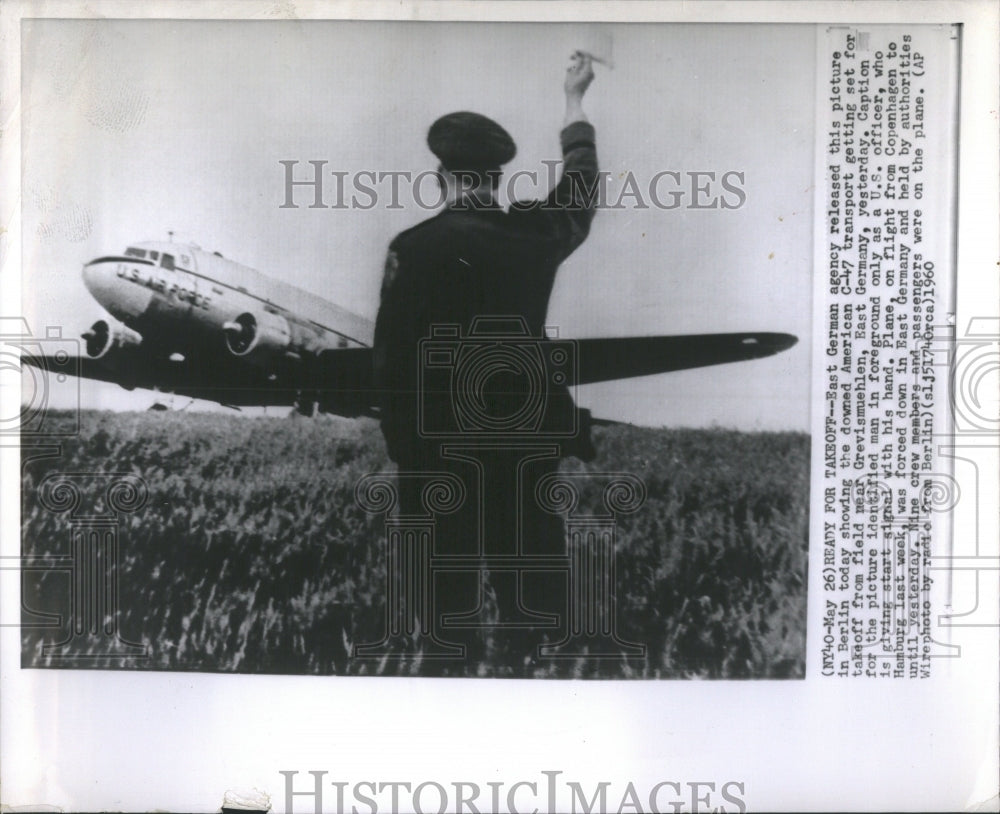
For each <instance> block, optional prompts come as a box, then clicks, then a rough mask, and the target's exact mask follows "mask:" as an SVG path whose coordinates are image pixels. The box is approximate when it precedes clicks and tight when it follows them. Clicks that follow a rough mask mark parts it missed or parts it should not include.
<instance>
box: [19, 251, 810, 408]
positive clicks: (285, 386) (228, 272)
mask: <svg viewBox="0 0 1000 814" xmlns="http://www.w3.org/2000/svg"><path fill="white" fill-rule="evenodd" d="M83 281H84V284H85V285H86V287H87V289H88V290H89V291H90V293H91V295H92V296H93V297H94V299H95V300H97V302H98V303H100V305H102V306H103V307H104V308H105V309H106V310H107V312H108V313H109V314H110V315H111V316H112V317H113V319H111V320H109V319H104V318H102V319H98V320H97V321H96V322H94V324H93V325H92V326H91V327H90V329H89V330H88V331H86V332H85V333H84V334H83V337H82V338H83V340H84V348H85V355H82V356H81V357H80V358H79V359H77V360H71V361H72V362H74V363H75V364H72V365H70V369H71V370H73V372H75V373H76V374H77V375H79V376H82V377H84V378H90V379H98V380H101V381H107V382H114V383H117V384H119V385H121V386H122V387H123V388H125V389H126V390H132V389H135V388H137V387H138V388H145V389H149V390H154V391H160V392H166V393H173V394H177V395H181V396H185V397H191V398H198V399H206V400H209V401H214V402H218V403H219V404H222V405H225V406H229V407H234V408H240V407H245V406H288V407H294V408H295V409H296V410H297V411H298V412H300V413H302V414H304V415H313V414H315V413H316V412H317V411H319V412H324V413H334V414H338V415H342V416H349V417H354V416H362V415H367V416H376V415H377V414H378V407H377V399H376V398H375V393H374V391H373V387H372V358H371V354H372V350H371V344H372V336H373V332H374V325H373V323H372V322H371V321H370V320H368V319H365V318H364V317H361V316H358V315H357V314H353V313H351V312H350V311H347V310H345V309H343V308H340V307H338V306H337V305H334V304H333V303H331V302H329V301H327V300H325V299H323V298H322V297H319V296H317V295H315V294H311V293H309V292H307V291H304V290H302V289H300V288H296V287H295V286H293V285H289V284H287V283H284V282H281V281H279V280H276V279H274V278H272V277H269V276H267V275H265V274H263V273H261V272H259V271H256V270H254V269H252V268H250V267H248V266H244V265H242V264H240V263H236V262H234V261H232V260H229V259H227V258H225V257H223V256H222V255H220V254H219V253H218V252H209V251H204V250H202V249H201V248H200V247H198V246H197V245H195V244H183V243H174V242H141V243H135V244H133V245H131V246H128V247H127V248H126V249H125V250H124V252H122V253H121V254H117V255H109V256H105V257H98V258H95V259H94V260H91V261H90V262H89V263H87V264H86V265H85V266H84V267H83ZM797 341H798V340H797V338H796V337H794V336H791V335H790V334H783V333H728V334H698V335H683V336H652V337H627V338H611V339H604V338H600V339H579V340H574V342H573V344H574V347H575V352H576V357H577V358H576V359H575V362H576V366H575V369H573V370H571V371H570V375H569V377H568V379H569V381H567V383H568V384H570V385H582V384H591V383H594V382H602V381H610V380H615V379H625V378H630V377H634V376H647V375H652V374H657V373H665V372H668V371H674V370H684V369H687V368H695V367H704V366H707V365H717V364H722V363H726V362H737V361H744V360H749V359H758V358H761V357H765V356H771V355H772V354H775V353H778V352H780V351H783V350H785V349H787V348H790V347H791V346H792V345H794V344H795V343H796V342H797ZM23 360H24V361H25V362H27V363H28V364H31V365H34V366H35V367H39V368H42V369H48V370H55V369H56V368H58V369H59V370H60V371H65V370H66V369H67V365H66V363H65V360H59V362H58V364H56V362H55V360H54V359H52V358H49V357H47V356H45V355H33V354H25V355H24V356H23Z"/></svg>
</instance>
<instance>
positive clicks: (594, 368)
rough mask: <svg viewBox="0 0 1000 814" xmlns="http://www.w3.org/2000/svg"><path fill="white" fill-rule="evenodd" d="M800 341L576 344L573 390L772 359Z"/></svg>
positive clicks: (721, 337)
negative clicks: (699, 368)
mask: <svg viewBox="0 0 1000 814" xmlns="http://www.w3.org/2000/svg"><path fill="white" fill-rule="evenodd" d="M796 342H798V338H797V337H794V336H792V335H791V334H779V333H735V334H691V335H687V336H641V337H626V338H616V339H578V340H577V357H578V359H579V374H578V376H577V381H576V383H577V384H593V383H595V382H606V381H612V380H615V379H630V378H633V377H635V376H652V375H654V374H656V373H669V372H671V371H674V370H688V369H689V368H695V367H707V366H709V365H721V364H725V363H727V362H744V361H747V360H749V359H760V358H763V357H765V356H772V355H774V354H775V353H780V352H781V351H783V350H787V349H788V348H790V347H792V345H794V344H795V343H796Z"/></svg>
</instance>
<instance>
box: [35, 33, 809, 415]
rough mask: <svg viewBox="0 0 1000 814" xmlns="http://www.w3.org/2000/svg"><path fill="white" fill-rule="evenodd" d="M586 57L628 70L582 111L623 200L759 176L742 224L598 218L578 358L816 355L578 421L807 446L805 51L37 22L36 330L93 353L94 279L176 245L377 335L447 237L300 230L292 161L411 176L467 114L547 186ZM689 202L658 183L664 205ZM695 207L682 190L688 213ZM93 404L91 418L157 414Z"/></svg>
mask: <svg viewBox="0 0 1000 814" xmlns="http://www.w3.org/2000/svg"><path fill="white" fill-rule="evenodd" d="M577 47H585V48H589V49H593V50H595V51H598V52H600V53H601V54H602V55H604V56H605V57H608V58H611V59H613V61H614V63H615V67H614V69H613V70H607V69H605V68H604V67H602V66H597V78H596V80H595V81H594V84H593V86H592V87H591V89H590V91H589V93H588V95H587V98H586V100H585V108H586V110H587V112H588V114H589V116H590V118H591V121H592V122H593V123H594V125H595V126H596V128H597V136H598V150H599V157H600V160H601V166H602V168H603V169H606V170H608V171H610V172H612V174H613V175H612V182H611V184H610V185H609V190H610V192H611V197H612V199H615V198H617V197H618V196H619V195H620V194H621V193H622V191H623V189H624V187H623V184H624V183H625V180H624V179H626V178H627V176H628V174H629V173H631V174H632V175H633V176H634V177H635V178H636V179H637V180H638V182H639V189H640V191H641V193H642V195H643V197H644V198H647V199H648V197H649V196H648V185H649V183H650V181H651V179H653V177H654V176H655V175H656V174H657V173H660V172H663V171H668V170H669V171H675V172H679V173H681V174H682V178H684V177H685V176H684V174H685V173H689V172H694V171H700V172H715V173H716V175H717V177H718V176H721V175H722V174H723V173H726V172H741V173H744V180H743V182H742V184H740V186H741V187H742V189H743V191H744V192H745V195H746V201H745V203H744V204H743V205H742V206H741V207H739V208H737V209H732V210H727V209H709V210H692V209H689V208H687V207H686V206H682V207H680V208H676V209H670V210H668V209H663V208H658V207H656V206H650V207H649V208H644V209H643V208H637V207H636V206H635V205H634V204H635V201H634V199H633V198H628V199H626V200H625V201H624V203H625V204H626V207H625V208H622V209H617V210H605V211H602V212H600V213H599V214H598V216H597V218H596V220H595V222H594V226H593V230H592V232H591V235H590V238H589V239H588V240H587V242H586V243H585V244H584V245H583V246H582V247H581V248H580V249H579V250H578V251H577V252H576V253H575V254H574V255H573V256H572V257H571V258H570V259H569V260H568V261H567V262H566V263H565V264H564V265H563V266H562V268H561V270H560V272H559V276H558V278H557V282H556V288H555V291H554V293H553V297H552V301H551V305H550V310H549V322H550V323H551V324H553V325H557V326H559V329H560V335H561V336H564V337H584V336H624V335H643V334H677V333H708V332H727V331H782V332H787V333H792V334H796V335H797V336H799V338H800V342H799V344H798V345H797V346H796V347H795V348H793V349H792V350H791V351H787V352H785V353H784V354H781V355H779V356H777V357H774V358H772V359H768V360H761V361H754V362H747V363H742V364H734V365H726V366H721V367H716V368H708V369H705V370H700V371H688V372H682V373H671V374H666V375H663V376H658V377H649V378H645V379H637V380H631V381H625V382H617V383H609V384H604V385H595V386H591V387H588V388H584V389H583V390H582V391H581V397H580V401H581V403H582V404H583V405H585V406H589V407H591V408H592V409H593V411H594V413H595V414H597V415H601V416H604V417H608V418H618V419H625V420H631V421H636V422H638V423H643V424H650V425H668V426H677V425H684V426H707V425H712V424H717V425H721V426H727V427H738V428H742V429H755V428H758V429H786V428H790V429H802V430H805V429H807V428H808V424H809V406H808V400H809V369H810V345H811V343H810V326H811V284H812V268H811V267H812V212H813V203H812V195H813V190H812V185H813V180H812V175H813V136H814V106H813V93H814V52H815V33H814V29H813V28H812V27H809V26H781V27H779V26H742V25H727V26H724V25H718V26H698V27H696V28H695V27H691V26H683V25H673V26H671V25H643V26H638V25H618V26H606V25H604V26H582V25H555V24H523V25H515V24H503V25H490V26H486V25H480V24H469V23H464V24H462V23H459V24H427V23H362V22H350V23H326V22H220V23H213V22H180V21H112V22H108V21H101V20H93V21H84V20H44V21H30V22H26V23H25V28H24V31H23V57H24V60H23V77H24V80H23V89H24V95H23V106H22V110H23V115H24V129H23V149H24V162H23V168H24V178H23V207H24V231H23V238H24V242H23V245H24V252H23V257H24V276H23V284H22V289H23V291H24V292H25V303H24V307H25V313H26V315H27V316H28V318H29V321H30V324H31V326H32V328H33V329H34V330H35V331H36V332H38V331H39V330H40V329H39V327H38V326H46V325H61V326H63V328H64V330H65V331H66V332H67V333H69V334H72V335H78V334H79V333H80V332H81V331H82V330H84V329H85V328H86V327H87V326H88V325H89V324H90V323H91V322H93V320H94V319H96V318H98V317H99V316H102V315H103V314H102V311H101V309H100V307H99V306H98V305H97V303H96V302H94V301H93V300H92V298H91V297H90V295H89V294H88V293H87V291H86V289H85V288H84V286H83V283H82V280H81V278H80V269H81V267H82V265H83V263H84V262H86V261H87V260H89V259H91V258H93V257H96V256H98V255H101V254H107V253H112V252H118V251H120V250H121V249H123V248H124V247H125V246H126V245H127V244H130V243H134V242H136V241H141V240H148V239H165V238H166V234H167V230H168V229H169V230H173V231H174V232H175V234H176V238H175V239H178V240H190V241H196V242H198V243H199V244H201V245H202V246H203V247H204V248H206V249H209V250H218V251H221V252H222V253H223V254H224V255H226V256H227V257H230V258H232V259H234V260H237V261H239V262H242V263H245V264H247V265H250V266H253V267H255V268H258V269H260V270H261V271H263V272H265V273H267V274H270V275H272V276H274V277H277V278H280V279H283V280H287V281H288V282H292V283H294V284H296V285H299V286H301V287H303V288H305V289H308V290H310V291H313V292H315V293H317V294H320V295H322V296H324V297H327V298H328V299H330V300H332V301H333V302H336V303H338V304H339V305H342V306H344V307H347V308H349V309H351V310H354V311H356V312H358V313H360V314H362V315H364V316H367V317H370V318H374V316H375V312H376V310H377V307H378V290H379V283H380V279H381V273H382V264H383V259H384V254H385V249H386V246H387V245H388V243H389V241H390V240H391V238H392V236H393V235H395V234H396V233H397V232H399V231H401V230H402V229H405V228H407V227H409V226H411V225H413V224H414V223H416V222H418V221H420V220H422V219H424V218H425V217H427V216H428V215H429V214H430V213H428V212H427V211H421V210H420V209H419V208H418V207H416V206H414V205H412V198H410V197H408V196H407V195H406V194H405V192H404V194H402V195H401V196H400V200H401V202H402V203H403V204H405V205H404V206H402V207H401V208H399V209H389V208H387V207H386V206H385V205H384V204H385V203H388V201H387V200H386V199H385V198H384V197H383V199H382V200H381V201H380V202H379V205H377V206H376V207H375V208H373V209H369V210H361V209H352V208H348V209H310V208H307V206H306V204H308V203H310V202H311V199H310V196H309V195H307V194H306V193H305V192H298V193H297V197H296V200H297V201H298V202H299V203H301V204H302V206H301V208H298V209H282V208H280V204H281V203H282V202H283V200H284V168H283V167H282V166H281V165H280V164H279V161H281V160H297V161H299V162H302V163H301V164H300V166H299V172H300V173H302V174H303V175H304V174H305V173H306V170H307V167H308V165H307V164H306V163H305V162H308V161H310V160H325V161H327V162H328V164H327V167H326V168H327V169H328V170H337V171H341V172H346V173H349V174H354V173H358V172H361V171H365V170H371V171H376V172H379V171H381V172H387V171H409V172H411V173H413V174H414V175H416V174H417V173H419V172H421V171H423V170H427V169H431V168H433V167H434V165H435V164H436V160H435V159H434V158H433V156H432V155H431V154H430V153H429V151H428V150H427V147H426V143H425V135H426V131H427V128H428V126H429V125H430V123H431V122H432V121H433V120H434V119H435V118H437V117H438V116H440V115H442V114H444V113H447V112H450V111H453V110H463V109H466V110H476V111H479V112H481V113H484V114H486V115H489V116H492V117H494V118H496V119H497V120H498V121H500V122H501V123H503V124H504V126H505V127H506V128H507V129H508V130H509V131H510V133H511V134H512V135H513V137H514V139H515V141H516V142H517V144H518V155H517V157H516V158H515V160H514V161H513V162H512V163H511V164H509V165H508V166H507V168H506V169H507V172H508V173H514V172H517V171H518V170H527V171H534V172H537V173H539V174H544V172H545V166H544V165H543V163H542V162H543V161H546V160H552V159H557V158H558V157H559V150H558V132H559V128H560V126H561V122H562V112H563V111H562V105H563V99H562V78H563V72H564V70H565V67H566V64H567V60H568V57H569V55H570V54H571V53H572V51H573V50H574V49H575V48H577ZM349 177H350V176H349ZM331 181H332V179H331ZM734 183H737V184H738V182H735V181H734ZM529 187H530V184H519V186H518V194H519V195H521V196H523V195H524V193H525V192H526V191H527V190H528V188H529ZM671 188H673V185H672V179H670V178H669V177H667V178H666V179H664V180H662V181H661V186H660V187H659V190H661V200H663V199H666V200H669V199H670V195H669V190H670V189H671ZM328 189H329V190H330V191H329V193H328V195H327V198H328V203H334V202H335V195H334V189H333V188H332V187H331V188H328ZM387 189H388V188H387V186H384V185H383V186H382V187H380V190H387ZM424 189H425V190H426V191H427V192H428V193H429V192H430V191H431V189H432V188H431V187H430V186H429V185H426V186H425V187H424ZM538 191H539V193H544V191H545V190H544V189H543V188H542V187H541V186H540V187H539V188H538ZM720 193H724V190H723V189H722V188H721V187H719V186H718V184H715V185H713V186H712V192H711V193H710V194H711V195H713V196H714V195H718V194H720ZM428 197H429V198H433V196H432V195H428ZM348 199H349V196H348ZM726 200H727V201H729V202H734V201H735V200H736V197H735V195H734V194H732V193H726ZM691 201H692V195H691V190H690V187H688V188H687V190H686V192H685V198H684V200H683V202H682V203H683V204H688V203H691ZM647 203H652V202H651V201H648V200H647ZM81 387H82V390H83V394H84V406H92V407H111V406H116V407H117V406H128V407H130V408H133V409H144V408H145V407H147V406H149V404H151V403H152V401H153V400H154V397H153V396H152V394H150V393H148V392H142V391H137V392H135V393H133V394H127V393H125V392H124V391H122V390H120V389H119V388H117V387H116V386H109V385H98V384H93V383H89V384H88V383H85V384H83V385H82V386H81ZM186 403H187V400H186V399H178V400H176V402H175V406H177V407H181V406H184V404H186Z"/></svg>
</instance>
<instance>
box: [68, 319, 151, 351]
mask: <svg viewBox="0 0 1000 814" xmlns="http://www.w3.org/2000/svg"><path fill="white" fill-rule="evenodd" d="M83 339H84V342H85V349H86V351H87V356H89V357H90V358H91V359H104V358H105V357H107V356H108V355H109V354H112V353H114V352H117V351H122V350H125V349H126V348H137V347H139V345H141V344H142V335H141V334H138V333H136V332H135V331H133V330H132V329H131V328H129V327H127V326H125V325H122V324H121V323H120V322H109V321H108V320H106V319H99V320H97V322H95V323H94V324H93V325H91V326H90V330H88V331H86V332H84V334H83Z"/></svg>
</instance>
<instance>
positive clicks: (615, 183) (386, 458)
mask: <svg viewBox="0 0 1000 814" xmlns="http://www.w3.org/2000/svg"><path fill="white" fill-rule="evenodd" d="M814 48H815V35H814V32H813V30H812V29H811V28H809V27H807V26H731V27H721V26H720V27H718V28H714V29H711V30H710V31H708V32H703V34H702V35H700V36H699V37H698V38H697V39H692V38H691V37H690V36H689V31H688V30H687V29H686V28H685V27H684V26H650V27H642V28H637V27H629V26H614V25H595V26H565V25H558V24H535V25H532V24H521V25H519V24H496V25H490V26H486V25H472V24H464V23H454V24H445V23H442V24H414V23H362V22H343V23H316V24H311V25H309V26H307V27H304V26H302V25H300V24H296V23H292V22H270V23H259V22H245V23H233V22H172V21H75V20H73V21H71V20H65V21H64V20H51V21H49V20H47V21H33V22H29V23H27V24H26V27H25V30H24V39H23V43H22V49H23V52H24V54H25V65H26V67H27V68H28V70H26V72H25V77H24V82H25V106H26V115H25V120H24V141H23V152H24V156H25V166H24V176H23V184H24V195H25V206H24V226H23V233H24V235H25V255H24V268H25V277H24V280H25V288H24V301H25V309H26V313H27V314H29V315H30V321H31V323H32V324H38V325H42V324H44V325H46V326H49V325H54V326H57V327H59V328H61V329H62V332H61V340H62V342H64V343H66V342H69V343H73V344H74V345H75V344H78V345H79V348H80V351H79V352H78V353H74V352H73V351H72V350H71V351H69V355H70V358H71V360H72V361H71V362H70V364H73V365H75V366H76V370H75V371H74V376H73V378H71V379H67V381H66V382H65V383H64V385H63V386H64V388H65V390H66V391H67V392H68V393H69V394H70V395H69V398H70V399H72V398H75V397H76V396H77V394H79V401H78V403H76V404H74V403H69V402H67V403H65V404H62V405H60V404H59V403H58V401H57V398H58V397H59V396H62V395H63V394H61V393H55V392H53V393H52V399H51V402H49V404H47V405H46V408H47V410H48V414H47V415H46V416H45V417H44V420H45V422H47V423H46V426H45V427H44V429H49V428H52V429H54V430H56V431H60V432H61V431H64V430H65V431H68V432H70V433H71V434H69V435H68V436H67V437H66V439H65V440H64V441H62V442H61V448H60V453H59V455H52V456H48V455H45V456H44V457H43V456H41V455H39V457H37V458H32V457H29V456H31V455H32V453H31V452H29V451H28V447H27V446H26V447H25V463H24V469H23V477H24V482H23V496H24V497H23V515H22V524H23V535H24V536H23V540H24V550H25V554H26V555H29V556H32V557H38V558H40V559H44V558H58V557H60V556H67V555H68V556H74V554H73V553H72V552H70V551H69V550H68V548H67V547H68V546H80V548H79V550H77V549H76V548H74V549H72V551H73V552H76V555H78V556H82V557H88V558H90V562H91V563H92V566H93V569H94V570H93V572H90V571H88V577H87V578H88V579H91V578H92V579H95V580H97V581H96V582H94V583H93V585H96V586H98V588H97V591H96V593H97V595H98V596H100V597H103V596H105V595H107V596H111V597H113V602H114V606H111V605H106V604H101V603H100V602H96V603H92V604H89V605H88V604H86V602H81V600H83V598H84V596H85V595H86V593H87V592H88V590H90V589H89V588H88V587H87V586H85V585H84V584H83V583H80V584H76V585H74V584H72V583H71V581H70V580H68V579H67V575H66V572H65V571H63V572H61V573H59V572H56V571H54V570H39V571H38V572H36V573H34V574H30V575H28V576H27V577H26V581H25V592H26V601H25V610H24V613H25V619H26V620H28V619H29V618H31V617H32V615H33V614H59V615H60V616H61V617H62V618H64V619H66V620H70V619H71V617H72V616H73V615H74V613H75V612H76V606H73V608H74V610H73V611H72V612H70V608H71V603H72V602H80V604H79V609H80V610H81V611H82V612H83V613H84V614H85V615H84V617H83V618H82V619H74V620H73V621H74V624H75V625H77V627H76V628H73V629H56V628H46V627H44V626H31V625H26V626H25V628H24V631H23V663H24V665H25V666H30V667H39V668H41V667H73V668H82V667H94V668H109V669H117V668H120V669H158V670H194V671H223V672H251V673H260V672H264V673H304V674H316V675H405V676H479V677H491V678H492V677H517V678H525V677H528V678H663V679H669V678H801V677H802V675H803V674H804V655H805V651H804V647H805V618H806V604H805V601H806V571H807V569H806V565H807V545H808V495H809V434H808V421H809V409H808V408H809V389H810V375H809V373H810V365H809V347H810V344H811V342H810V330H811V327H810V326H811V316H810V304H811V280H812V276H811V269H810V260H811V253H812V245H811V228H812V203H811V201H812V190H811V173H812V163H811V161H812V142H813V127H812V121H813V118H814V117H813V104H812V94H813V76H812V73H811V70H809V69H808V68H810V66H811V65H812V63H813V61H814V57H813V52H814ZM776 54H780V55H781V58H780V59H777V58H776ZM790 60H791V61H794V62H795V63H797V64H799V65H801V66H802V68H803V70H800V71H794V72H793V71H788V70H787V65H788V62H789V61H790ZM71 66H73V67H71ZM68 133H72V134H73V138H72V139H67V138H66V135H67V134H68ZM779 166H780V172H776V169H777V168H778V167H779ZM40 348H41V351H40V353H39V355H38V360H39V362H40V363H41V364H44V363H45V361H46V360H50V361H51V360H54V355H55V354H57V353H59V350H57V349H56V348H52V349H50V348H49V347H48V346H46V345H45V344H41V345H40ZM29 364H30V360H29ZM50 367H52V368H55V364H54V363H53V364H51V365H50ZM36 370H39V368H36ZM25 375H26V377H28V378H29V380H30V378H31V377H32V376H33V375H36V374H35V373H34V372H33V371H31V370H28V371H27V372H26V374H25ZM60 408H61V409H62V410H65V412H64V413H61V412H59V411H58V410H59V409H60ZM76 422H78V423H76ZM39 423H40V422H39ZM71 425H73V426H72V427H71ZM67 470H69V471H71V472H73V473H79V474H74V475H70V476H67V475H63V474H62V473H64V472H66V471H67ZM119 498H122V500H121V501H119V502H121V503H122V505H121V506H119V505H118V502H116V501H118V499H119ZM129 501H132V502H131V503H130V502H129ZM95 513H98V514H100V516H101V517H103V518H105V522H108V523H110V522H111V521H110V519H111V518H113V519H114V523H116V524H117V525H113V526H112V525H109V527H108V529H107V530H105V531H104V532H102V534H103V535H104V536H100V535H98V534H97V532H94V531H93V530H92V529H89V528H88V529H87V530H86V531H84V530H83V529H82V528H81V527H80V524H81V522H83V521H82V518H84V517H91V516H94V515H95ZM112 527H113V531H112ZM81 573H82V572H81ZM80 578H81V579H82V578H83V577H82V576H81V577H80ZM74 591H75V593H74ZM109 624H110V625H111V626H113V628H114V630H113V632H112V633H108V631H107V630H106V629H105V628H106V627H107V626H108V625H109ZM81 631H82V632H81Z"/></svg>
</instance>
